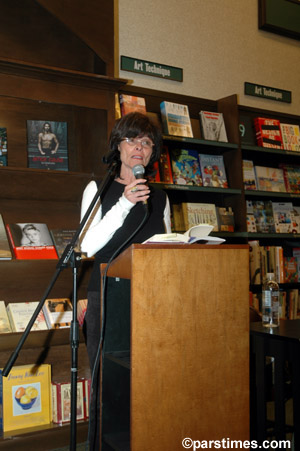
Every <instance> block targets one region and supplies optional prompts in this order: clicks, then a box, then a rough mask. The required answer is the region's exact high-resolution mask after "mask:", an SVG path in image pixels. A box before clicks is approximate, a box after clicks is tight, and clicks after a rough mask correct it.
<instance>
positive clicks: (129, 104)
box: [119, 94, 147, 116]
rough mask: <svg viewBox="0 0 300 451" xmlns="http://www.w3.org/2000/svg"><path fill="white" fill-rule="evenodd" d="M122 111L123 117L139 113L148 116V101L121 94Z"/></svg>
mask: <svg viewBox="0 0 300 451" xmlns="http://www.w3.org/2000/svg"><path fill="white" fill-rule="evenodd" d="M119 98H120V109H121V115H122V116H125V114H128V113H132V112H133V111H138V112H139V113H142V114H146V113H147V111H146V100H145V99H144V97H138V96H129V95H127V94H120V96H119Z"/></svg>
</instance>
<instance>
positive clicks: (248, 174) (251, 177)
mask: <svg viewBox="0 0 300 451" xmlns="http://www.w3.org/2000/svg"><path fill="white" fill-rule="evenodd" d="M242 164H243V181H244V189H245V190H256V189H257V186H256V177H255V170H254V164H253V161H252V160H243V162H242Z"/></svg>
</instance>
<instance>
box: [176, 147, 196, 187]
mask: <svg viewBox="0 0 300 451" xmlns="http://www.w3.org/2000/svg"><path fill="white" fill-rule="evenodd" d="M170 156H171V165H172V172H173V182H174V183H175V184H176V185H196V186H202V178H201V171H200V164H199V158H198V152H197V150H192V149H171V150H170Z"/></svg>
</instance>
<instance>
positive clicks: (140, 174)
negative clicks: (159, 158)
mask: <svg viewBox="0 0 300 451" xmlns="http://www.w3.org/2000/svg"><path fill="white" fill-rule="evenodd" d="M132 172H133V175H134V176H135V178H136V179H142V178H144V174H145V168H144V166H143V165H142V164H136V165H135V166H133V168H132Z"/></svg>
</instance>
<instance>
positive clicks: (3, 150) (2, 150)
mask: <svg viewBox="0 0 300 451" xmlns="http://www.w3.org/2000/svg"><path fill="white" fill-rule="evenodd" d="M0 166H7V130H6V127H0Z"/></svg>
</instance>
